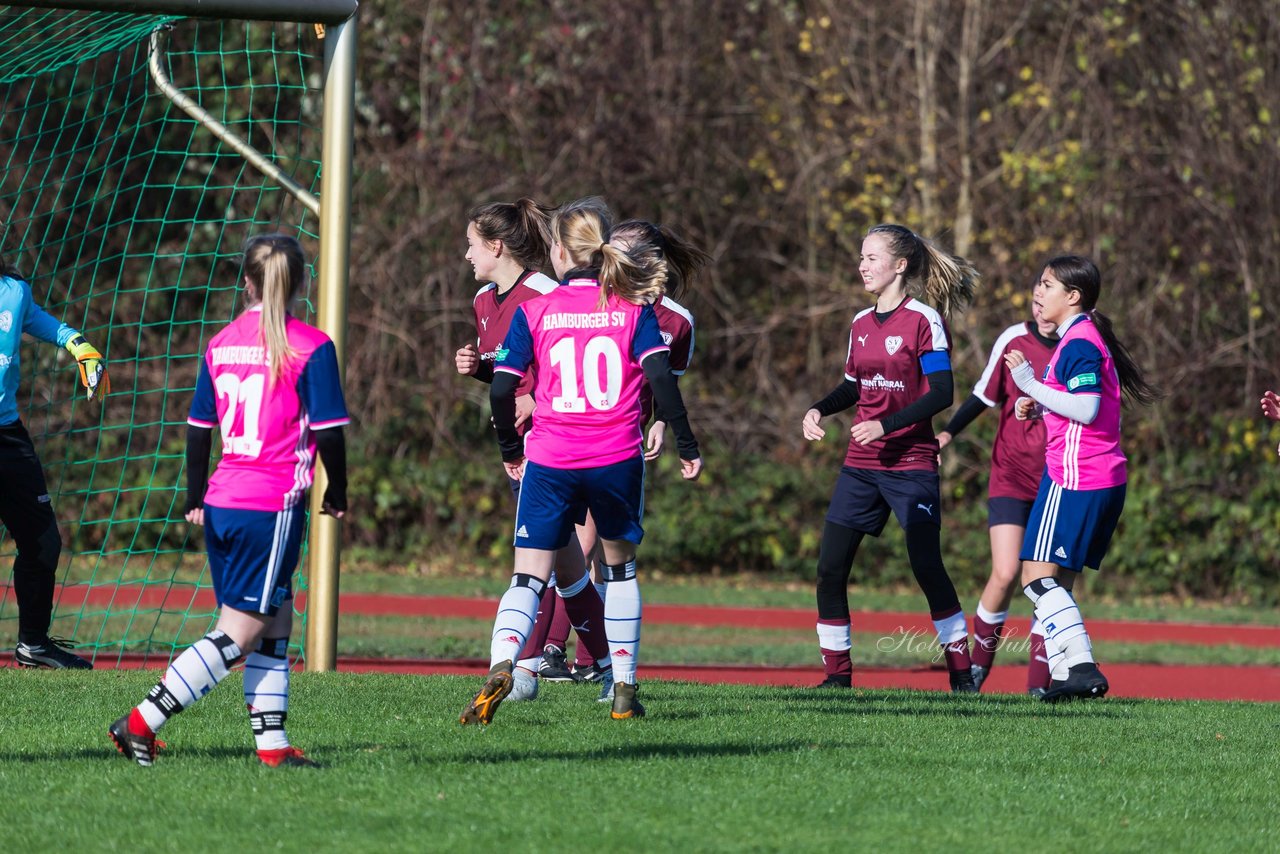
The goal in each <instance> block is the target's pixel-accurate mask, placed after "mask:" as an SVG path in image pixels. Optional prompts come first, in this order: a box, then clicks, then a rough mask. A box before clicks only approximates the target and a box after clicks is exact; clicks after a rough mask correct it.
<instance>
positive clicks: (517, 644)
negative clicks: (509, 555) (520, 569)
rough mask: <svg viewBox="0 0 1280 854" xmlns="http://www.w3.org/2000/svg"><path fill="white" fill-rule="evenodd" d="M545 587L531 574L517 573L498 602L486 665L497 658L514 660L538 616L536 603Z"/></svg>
mask: <svg viewBox="0 0 1280 854" xmlns="http://www.w3.org/2000/svg"><path fill="white" fill-rule="evenodd" d="M545 588H546V585H545V584H543V583H542V582H541V581H539V580H538V579H536V578H534V577H533V576H532V575H523V574H517V575H514V576H512V578H511V586H510V587H508V588H507V592H506V593H503V594H502V600H501V601H500V602H499V603H498V616H497V617H496V618H495V619H494V621H493V640H492V641H491V642H490V644H489V666H490V667H492V666H493V665H495V664H497V663H498V662H500V661H515V660H516V659H517V656H519V655H520V650H521V649H523V648H524V642H525V641H526V640H527V639H528V637H529V633H530V632H532V631H533V624H534V622H536V621H537V619H538V602H539V601H540V600H541V599H542V592H543V590H544V589H545Z"/></svg>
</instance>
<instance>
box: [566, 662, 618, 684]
mask: <svg viewBox="0 0 1280 854" xmlns="http://www.w3.org/2000/svg"><path fill="white" fill-rule="evenodd" d="M609 670H610V668H609V667H601V666H600V665H598V664H596V663H595V662H592V663H591V664H588V665H587V666H586V667H582V666H581V665H578V664H575V665H573V670H572V671H571V674H572V678H573V681H574V682H595V683H597V684H599V683H600V682H603V681H604V675H605V673H607V672H609Z"/></svg>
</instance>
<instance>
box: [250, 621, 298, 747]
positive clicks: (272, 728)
mask: <svg viewBox="0 0 1280 854" xmlns="http://www.w3.org/2000/svg"><path fill="white" fill-rule="evenodd" d="M288 649H289V639H288V638H264V639H263V641H262V645H261V646H259V647H258V649H257V651H255V652H251V653H249V657H248V658H246V659H245V660H244V704H245V706H246V707H248V709H249V723H250V725H251V726H252V727H253V740H254V741H255V742H257V746H258V749H259V750H280V749H282V748H285V747H288V746H289V737H288V736H287V735H285V731H284V722H285V719H286V718H287V717H288V716H289V652H288Z"/></svg>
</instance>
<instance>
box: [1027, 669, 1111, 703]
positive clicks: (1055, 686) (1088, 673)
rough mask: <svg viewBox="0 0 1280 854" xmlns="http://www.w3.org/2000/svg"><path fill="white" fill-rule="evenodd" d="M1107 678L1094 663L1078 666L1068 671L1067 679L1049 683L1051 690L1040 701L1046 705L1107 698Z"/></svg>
mask: <svg viewBox="0 0 1280 854" xmlns="http://www.w3.org/2000/svg"><path fill="white" fill-rule="evenodd" d="M1109 687H1111V686H1110V685H1108V684H1107V677H1105V676H1103V675H1102V671H1101V670H1099V669H1098V665H1096V664H1094V663H1093V662H1092V661H1087V662H1085V663H1084V664H1077V665H1075V666H1074V667H1072V668H1071V669H1070V670H1069V671H1067V678H1066V679H1062V680H1058V679H1054V680H1053V681H1051V682H1050V683H1049V690H1048V691H1045V692H1044V696H1042V697H1041V698H1040V699H1041V700H1043V701H1044V702H1046V703H1057V702H1060V701H1062V700H1097V699H1099V698H1101V697H1104V696H1106V693H1107V689H1108V688H1109Z"/></svg>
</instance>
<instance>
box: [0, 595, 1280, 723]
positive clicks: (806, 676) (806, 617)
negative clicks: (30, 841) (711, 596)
mask: <svg viewBox="0 0 1280 854" xmlns="http://www.w3.org/2000/svg"><path fill="white" fill-rule="evenodd" d="M8 595H9V590H8V588H0V600H3V599H5V598H7V597H8ZM299 599H300V604H301V602H302V601H304V600H305V594H304V595H303V596H300V597H299ZM58 604H59V607H61V608H68V607H80V606H82V605H89V606H91V607H99V608H103V609H105V610H107V611H108V612H125V611H129V610H132V609H134V608H137V607H141V608H153V609H164V610H173V611H180V610H182V611H185V610H188V609H205V610H209V611H212V610H213V608H214V602H213V596H212V593H211V592H210V591H209V590H207V589H203V588H202V589H197V588H194V587H189V586H173V587H170V586H160V585H150V586H146V587H144V586H142V585H121V586H116V585H110V586H96V587H90V586H83V585H82V586H71V587H65V588H62V590H61V591H60V594H59V599H58ZM495 604H496V603H495V602H494V601H493V600H488V599H471V598H463V597H451V596H400V595H391V594H366V593H347V594H342V595H341V596H340V597H339V609H340V611H341V612H342V613H345V614H362V615H376V616H406V617H423V618H429V617H452V618H463V619H477V620H491V619H492V618H493V614H494V606H495ZM645 619H646V621H650V622H652V623H659V624H662V623H665V624H669V625H689V626H707V627H734V626H737V627H740V628H753V629H776V630H786V631H797V632H806V633H807V632H812V631H813V625H814V616H813V614H812V613H811V612H809V611H802V610H796V609H783V608H727V607H718V606H693V605H647V606H645ZM853 626H854V630H855V631H858V632H870V633H882V634H885V635H897V634H905V635H907V636H917V637H923V638H928V637H930V636H931V635H932V634H933V631H934V629H933V624H932V622H930V621H929V620H928V618H927V617H925V616H924V615H922V614H909V613H887V612H858V613H855V614H854V615H853ZM1028 628H1029V626H1028V621H1027V620H1026V619H1014V620H1010V622H1009V635H1010V637H1012V636H1014V635H1015V633H1016V634H1020V635H1021V636H1023V637H1025V635H1026V632H1027V630H1028ZM1089 633H1090V635H1092V636H1093V637H1094V638H1095V639H1097V640H1104V641H1112V642H1131V643H1152V644H1155V643H1183V644H1194V645H1200V646H1222V645H1237V646H1245V647H1271V646H1280V627H1278V626H1228V625H1213V624H1207V623H1159V622H1150V621H1115V620H1090V621H1089ZM8 660H9V657H7V656H6V657H5V658H4V659H0V662H2V663H5V664H7V663H8ZM164 661H165V659H163V658H158V657H156V656H151V657H149V658H148V657H143V656H133V655H127V656H123V657H120V658H119V659H117V660H115V661H114V662H109V661H108V660H106V659H103V658H100V659H99V666H102V665H108V666H109V664H110V663H115V664H116V666H118V667H126V668H129V667H159V666H162V665H163V664H164ZM338 667H339V669H341V670H345V671H349V672H356V673H360V672H384V673H410V674H418V675H432V674H468V675H479V674H480V673H483V671H484V670H485V662H481V661H442V660H399V659H356V658H340V659H339V661H338ZM643 670H644V674H645V676H646V677H648V678H656V679H677V680H687V681H697V682H708V683H737V684H753V685H782V686H805V685H813V684H816V683H817V682H818V681H820V680H821V678H822V674H821V672H820V671H819V670H818V669H817V668H803V667H722V666H714V665H708V666H694V665H689V666H677V665H661V664H645V665H643ZM1103 670H1104V672H1105V673H1106V674H1107V677H1108V679H1110V681H1111V685H1112V690H1111V696H1115V697H1151V698H1168V699H1203V700H1253V701H1264V702H1280V667H1257V666H1226V665H1199V666H1189V665H1188V666H1176V665H1146V664H1108V665H1104V667H1103ZM854 682H855V684H856V685H857V686H859V687H864V688H914V689H922V690H945V689H946V687H947V684H946V682H947V680H946V673H945V672H944V671H943V670H941V669H934V668H858V669H856V670H855V672H854ZM1024 687H1025V685H1024V682H1023V669H1022V667H1020V666H1018V667H997V668H995V669H994V670H993V672H992V674H991V676H990V677H989V679H988V681H987V689H988V691H992V692H1014V693H1018V692H1021V691H1022V690H1024Z"/></svg>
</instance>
